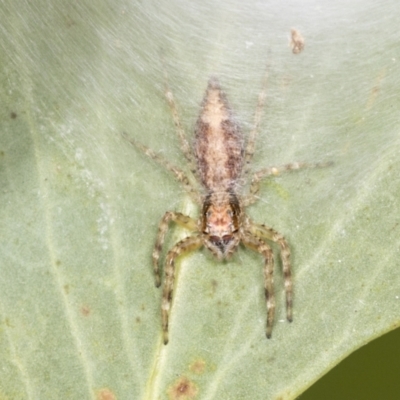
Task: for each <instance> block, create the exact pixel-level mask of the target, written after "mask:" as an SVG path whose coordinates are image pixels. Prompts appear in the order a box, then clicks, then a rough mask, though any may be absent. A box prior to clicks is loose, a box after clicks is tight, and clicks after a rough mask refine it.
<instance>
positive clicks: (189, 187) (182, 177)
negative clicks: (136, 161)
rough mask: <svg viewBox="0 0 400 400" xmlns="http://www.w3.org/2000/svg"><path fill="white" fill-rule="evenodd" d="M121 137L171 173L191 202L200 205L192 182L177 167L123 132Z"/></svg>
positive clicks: (198, 196)
mask: <svg viewBox="0 0 400 400" xmlns="http://www.w3.org/2000/svg"><path fill="white" fill-rule="evenodd" d="M122 136H123V137H124V138H125V139H126V140H127V141H128V142H129V143H130V144H132V145H133V146H134V147H136V148H137V149H139V150H140V151H141V152H142V153H144V154H146V156H148V157H150V158H151V159H153V160H154V161H156V162H157V163H158V164H159V165H161V166H162V167H164V168H165V169H167V170H168V171H170V172H172V173H173V174H174V176H175V178H176V179H177V180H178V181H179V182H180V183H182V185H183V187H184V188H185V190H186V191H187V192H188V193H189V195H190V196H191V198H192V200H193V201H194V202H195V203H196V204H200V203H201V197H200V195H199V193H198V190H197V189H196V187H195V186H194V185H193V184H192V182H191V181H190V180H189V178H188V177H187V176H186V174H185V173H184V172H183V171H182V170H181V169H180V168H178V167H176V166H175V165H173V164H171V163H170V162H169V161H168V160H166V159H165V158H164V157H163V156H161V155H160V154H157V153H155V152H154V151H153V150H151V149H150V148H149V147H147V146H145V145H143V144H142V143H140V142H138V141H136V140H135V139H133V138H131V137H129V136H128V135H127V134H126V133H125V132H122Z"/></svg>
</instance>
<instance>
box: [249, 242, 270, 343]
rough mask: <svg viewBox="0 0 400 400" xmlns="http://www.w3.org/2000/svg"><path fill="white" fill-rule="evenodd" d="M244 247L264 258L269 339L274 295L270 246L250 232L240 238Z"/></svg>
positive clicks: (268, 336) (267, 333)
mask: <svg viewBox="0 0 400 400" xmlns="http://www.w3.org/2000/svg"><path fill="white" fill-rule="evenodd" d="M242 241H243V244H244V245H245V246H246V247H249V248H250V249H252V250H254V251H256V252H258V253H260V254H262V256H263V257H264V260H265V264H264V288H265V300H266V303H267V326H266V335H267V338H268V339H269V338H270V337H271V333H272V326H273V324H274V315H275V297H274V254H273V252H272V250H271V248H270V247H269V246H268V245H267V244H266V243H265V242H264V241H263V240H261V239H259V238H258V237H256V236H253V235H251V234H245V235H244V237H243V238H242Z"/></svg>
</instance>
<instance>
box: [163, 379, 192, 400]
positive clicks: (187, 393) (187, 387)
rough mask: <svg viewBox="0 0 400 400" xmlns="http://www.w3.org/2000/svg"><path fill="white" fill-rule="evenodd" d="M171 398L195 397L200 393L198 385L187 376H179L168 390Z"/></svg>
mask: <svg viewBox="0 0 400 400" xmlns="http://www.w3.org/2000/svg"><path fill="white" fill-rule="evenodd" d="M167 393H168V398H169V399H170V400H190V399H195V398H196V396H197V393H198V388H197V386H196V385H195V384H194V383H193V382H192V381H191V380H190V379H188V378H186V377H185V376H182V377H181V378H179V379H178V380H177V381H176V382H175V383H174V384H173V385H172V386H171V387H170V388H169V389H168V391H167Z"/></svg>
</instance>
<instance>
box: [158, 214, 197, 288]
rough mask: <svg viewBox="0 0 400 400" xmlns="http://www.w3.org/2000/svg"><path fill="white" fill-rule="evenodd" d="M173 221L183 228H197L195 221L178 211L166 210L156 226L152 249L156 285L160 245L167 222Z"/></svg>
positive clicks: (191, 229)
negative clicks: (155, 237)
mask: <svg viewBox="0 0 400 400" xmlns="http://www.w3.org/2000/svg"><path fill="white" fill-rule="evenodd" d="M171 221H174V222H175V223H177V224H178V225H180V226H182V227H183V228H186V229H188V230H189V231H192V232H193V231H196V230H197V222H196V221H195V220H194V219H192V218H190V217H188V216H187V215H184V214H182V213H179V212H173V211H167V212H166V213H165V214H164V216H163V217H162V219H161V222H160V225H159V226H158V233H157V239H156V244H155V246H154V250H153V268H154V276H155V280H156V286H157V287H159V286H160V285H161V279H160V271H159V268H158V263H159V260H160V254H161V250H162V246H163V244H164V240H165V235H166V233H167V231H168V227H169V223H170V222H171Z"/></svg>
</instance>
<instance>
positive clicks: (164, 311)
mask: <svg viewBox="0 0 400 400" xmlns="http://www.w3.org/2000/svg"><path fill="white" fill-rule="evenodd" d="M202 245H203V240H202V237H201V235H200V234H198V235H195V236H189V237H187V238H185V239H183V240H181V241H180V242H178V243H177V244H176V245H175V246H174V247H173V248H172V249H171V250H170V251H169V252H168V254H167V257H166V262H165V280H164V287H163V295H162V303H161V315H162V329H163V340H164V344H167V343H168V318H169V310H170V308H171V302H172V294H173V289H174V280H175V259H176V258H177V257H178V256H180V255H181V254H182V253H187V252H189V251H194V250H196V249H198V248H199V247H201V246H202Z"/></svg>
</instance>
